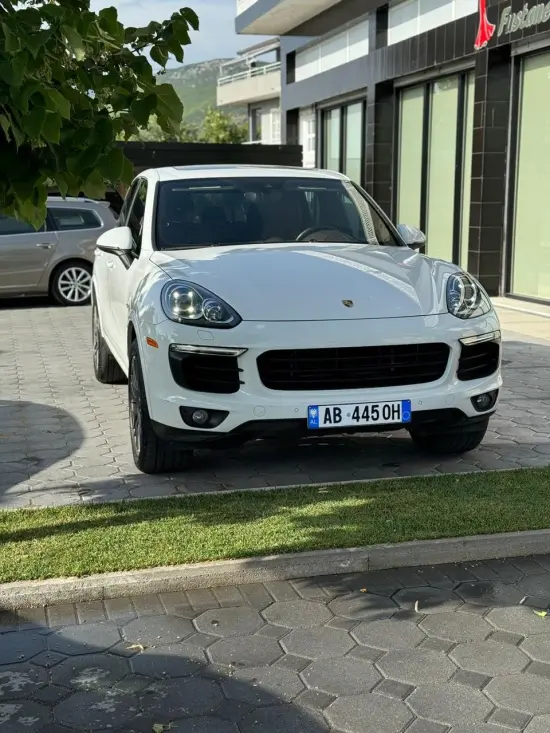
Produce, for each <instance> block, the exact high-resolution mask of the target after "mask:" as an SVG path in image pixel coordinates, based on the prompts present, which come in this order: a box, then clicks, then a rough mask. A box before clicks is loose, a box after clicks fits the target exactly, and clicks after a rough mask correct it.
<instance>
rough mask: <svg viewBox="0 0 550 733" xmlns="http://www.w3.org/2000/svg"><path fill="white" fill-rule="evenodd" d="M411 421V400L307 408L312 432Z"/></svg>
mask: <svg viewBox="0 0 550 733" xmlns="http://www.w3.org/2000/svg"><path fill="white" fill-rule="evenodd" d="M411 419H412V416H411V401H410V400H398V401H397V402H363V403H359V404H355V405H310V406H309V407H308V408H307V426H308V428H309V429H310V430H319V429H320V428H346V427H350V426H351V425H388V424H391V423H393V424H395V423H409V422H411Z"/></svg>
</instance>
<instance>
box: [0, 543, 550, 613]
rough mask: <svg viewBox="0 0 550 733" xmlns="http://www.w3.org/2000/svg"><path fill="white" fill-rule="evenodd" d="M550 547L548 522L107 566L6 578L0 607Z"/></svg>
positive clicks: (467, 558)
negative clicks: (190, 561) (348, 545)
mask: <svg viewBox="0 0 550 733" xmlns="http://www.w3.org/2000/svg"><path fill="white" fill-rule="evenodd" d="M549 552H550V530H546V529H545V530H538V531H532V532H510V533H506V534H496V535H478V536H474V537H458V538H451V539H442V540H422V541H418V542H417V541H415V542H402V543H399V544H395V545H372V546H371V547H362V548H352V549H345V550H322V551H319V552H303V553H296V554H289V555H274V556H270V557H252V558H248V559H245V560H224V561H219V562H210V563H199V564H195V565H177V566H174V567H162V568H152V569H148V570H136V571H129V572H122V573H105V574H101V575H90V576H88V577H85V578H59V579H53V580H39V581H28V582H16V583H5V584H2V585H0V608H3V609H8V610H15V609H18V608H34V607H38V606H47V605H53V604H57V603H77V602H86V601H98V600H102V599H106V598H121V597H124V596H131V595H139V594H145V593H168V592H170V591H184V590H195V589H197V588H215V587H220V586H226V585H241V584H246V583H264V582H266V581H271V580H292V579H296V578H307V577H315V576H319V575H338V574H344V573H358V572H359V573H360V572H366V571H368V570H371V571H372V570H385V569H388V568H398V567H415V566H419V565H439V564H443V563H454V562H465V561H474V560H490V559H493V558H503V557H520V556H527V555H542V554H547V553H549Z"/></svg>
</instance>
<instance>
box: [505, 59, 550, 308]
mask: <svg viewBox="0 0 550 733" xmlns="http://www.w3.org/2000/svg"><path fill="white" fill-rule="evenodd" d="M549 95H550V54H548V53H544V54H539V55H536V56H531V57H527V58H525V59H524V61H523V68H522V83H521V96H520V99H519V109H520V114H519V120H518V150H517V170H516V200H515V226H514V235H513V265H512V292H513V293H514V294H516V295H523V296H527V297H530V298H541V299H544V300H550V206H549V205H548V171H549V170H550V135H549V134H548V131H549V130H550V106H549V105H548V104H545V103H544V100H547V99H548V98H549Z"/></svg>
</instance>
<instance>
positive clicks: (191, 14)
mask: <svg viewBox="0 0 550 733" xmlns="http://www.w3.org/2000/svg"><path fill="white" fill-rule="evenodd" d="M180 15H181V17H182V18H183V19H184V20H185V21H186V22H187V23H189V25H190V26H191V28H192V29H193V30H194V31H198V30H199V16H198V15H197V14H196V13H195V11H194V10H191V8H182V9H181V10H180Z"/></svg>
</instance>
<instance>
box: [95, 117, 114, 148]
mask: <svg viewBox="0 0 550 733" xmlns="http://www.w3.org/2000/svg"><path fill="white" fill-rule="evenodd" d="M114 137H115V133H114V129H113V123H112V122H111V120H110V119H109V117H100V118H99V119H98V120H97V121H96V124H95V126H94V143H96V144H98V145H101V147H103V148H105V147H108V146H109V145H110V144H111V143H112V142H113V140H114Z"/></svg>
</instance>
